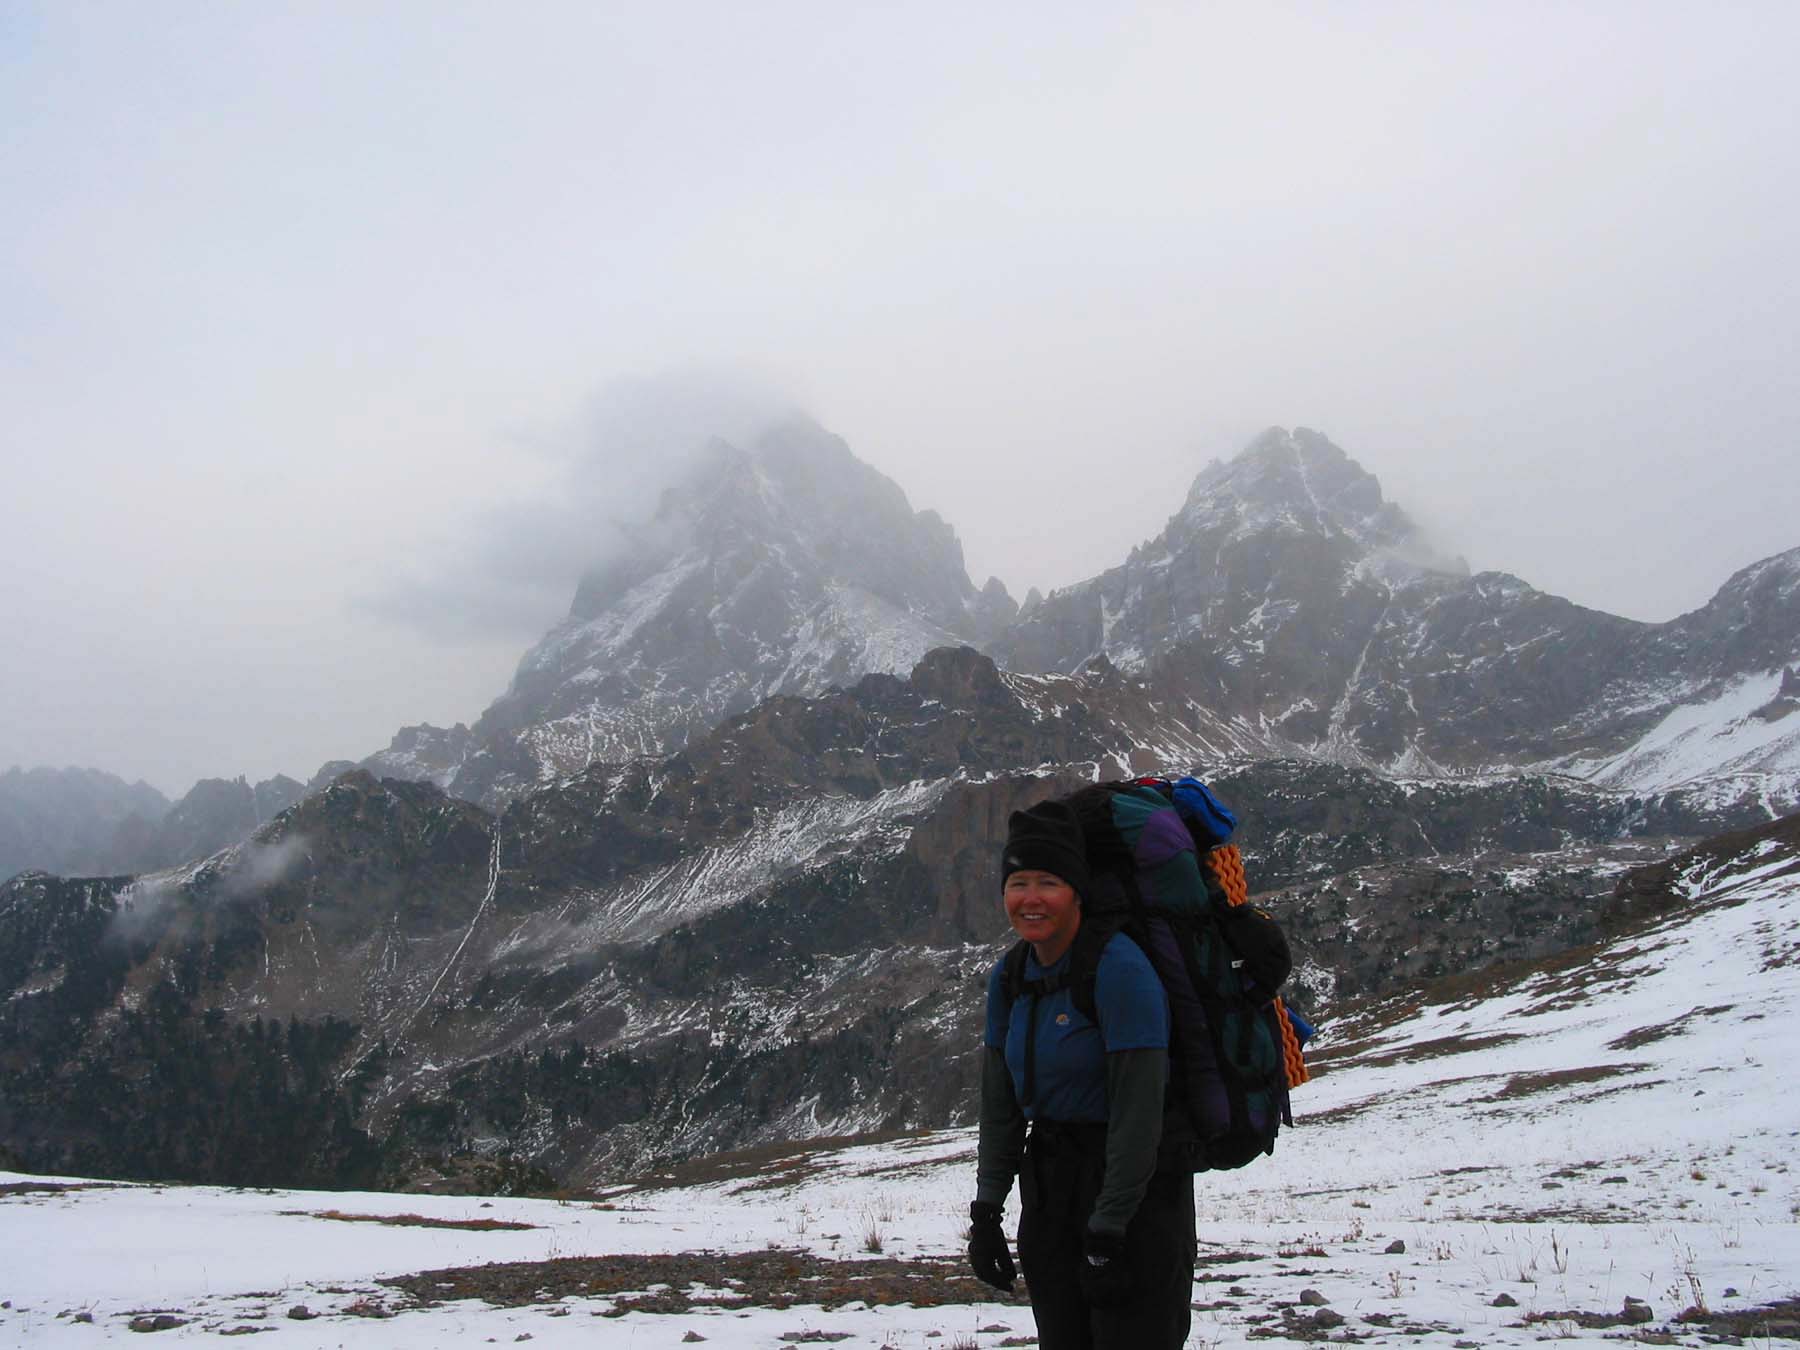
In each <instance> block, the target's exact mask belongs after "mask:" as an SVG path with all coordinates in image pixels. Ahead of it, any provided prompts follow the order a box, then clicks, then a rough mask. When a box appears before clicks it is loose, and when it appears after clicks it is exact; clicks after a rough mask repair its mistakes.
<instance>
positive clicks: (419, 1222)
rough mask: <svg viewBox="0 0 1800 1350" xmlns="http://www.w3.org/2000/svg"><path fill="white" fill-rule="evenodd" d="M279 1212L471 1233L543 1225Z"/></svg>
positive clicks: (338, 1211) (298, 1216) (327, 1211)
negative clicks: (453, 1229)
mask: <svg viewBox="0 0 1800 1350" xmlns="http://www.w3.org/2000/svg"><path fill="white" fill-rule="evenodd" d="M279 1212H280V1213H281V1214H282V1215H283V1216H285V1217H288V1218H295V1219H331V1220H333V1221H335V1222H337V1223H378V1224H380V1225H381V1226H382V1227H384V1228H456V1229H460V1230H462V1231H463V1232H467V1233H498V1232H521V1231H523V1230H525V1229H530V1228H536V1227H538V1226H539V1225H537V1224H535V1223H514V1222H512V1221H511V1220H508V1219H432V1218H427V1217H426V1216H425V1215H423V1214H346V1213H345V1212H344V1211H343V1210H341V1209H284V1210H281V1211H279Z"/></svg>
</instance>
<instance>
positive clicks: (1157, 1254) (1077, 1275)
mask: <svg viewBox="0 0 1800 1350" xmlns="http://www.w3.org/2000/svg"><path fill="white" fill-rule="evenodd" d="M1105 1171H1106V1127H1105V1126H1104V1125H1056V1124H1051V1123H1049V1122H1044V1123H1041V1124H1037V1125H1034V1126H1033V1127H1032V1131H1031V1137H1030V1140H1029V1141H1028V1142H1027V1144H1026V1146H1025V1165H1024V1167H1022V1168H1021V1169H1020V1173H1019V1199H1020V1203H1021V1205H1022V1208H1023V1213H1022V1215H1021V1217H1020V1219H1019V1264H1020V1265H1021V1266H1022V1267H1023V1268H1024V1273H1025V1284H1026V1287H1027V1291H1028V1292H1029V1293H1030V1295H1031V1315H1032V1316H1033V1317H1034V1318H1036V1319H1037V1329H1038V1347H1039V1350H1180V1347H1181V1345H1182V1343H1183V1342H1184V1341H1186V1340H1187V1334H1188V1327H1189V1324H1190V1322H1191V1321H1192V1317H1193V1312H1192V1303H1191V1300H1192V1298H1193V1291H1194V1178H1193V1176H1192V1174H1191V1173H1188V1172H1158V1173H1157V1174H1156V1175H1155V1176H1153V1177H1152V1178H1151V1179H1150V1185H1149V1188H1148V1189H1146V1190H1145V1192H1144V1199H1143V1201H1142V1203H1140V1204H1139V1205H1138V1209H1137V1213H1136V1214H1135V1215H1134V1216H1132V1220H1131V1223H1130V1226H1129V1227H1127V1228H1126V1230H1125V1255H1124V1256H1123V1257H1122V1258H1120V1259H1122V1260H1124V1261H1127V1262H1129V1263H1130V1268H1131V1271H1132V1274H1133V1276H1134V1279H1133V1288H1134V1292H1133V1295H1132V1297H1131V1298H1130V1299H1129V1300H1128V1301H1127V1302H1126V1303H1124V1304H1122V1305H1120V1306H1118V1307H1110V1308H1096V1307H1093V1306H1092V1305H1090V1304H1089V1303H1088V1301H1087V1298H1086V1297H1085V1296H1084V1295H1083V1293H1082V1289H1081V1271H1082V1268H1083V1266H1084V1265H1085V1264H1086V1257H1085V1256H1084V1255H1083V1254H1082V1250H1081V1240H1082V1236H1083V1234H1084V1233H1085V1232H1086V1229H1087V1220H1088V1215H1089V1214H1090V1213H1092V1212H1093V1208H1094V1199H1095V1197H1096V1196H1098V1195H1099V1194H1100V1182H1101V1179H1102V1177H1103V1176H1104V1174H1105Z"/></svg>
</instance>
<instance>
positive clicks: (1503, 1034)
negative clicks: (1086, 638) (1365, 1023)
mask: <svg viewBox="0 0 1800 1350" xmlns="http://www.w3.org/2000/svg"><path fill="white" fill-rule="evenodd" d="M1522 1039H1524V1038H1523V1037H1522V1036H1521V1035H1520V1034H1519V1033H1518V1032H1516V1031H1495V1032H1490V1033H1489V1034H1487V1035H1485V1036H1467V1035H1457V1036H1437V1037H1433V1038H1432V1039H1431V1040H1428V1041H1414V1042H1413V1043H1412V1044H1411V1045H1402V1046H1398V1047H1396V1048H1395V1049H1392V1050H1388V1051H1384V1052H1383V1053H1381V1054H1378V1055H1369V1056H1366V1057H1361V1058H1357V1059H1356V1060H1355V1061H1354V1064H1353V1066H1352V1067H1355V1068H1358V1069H1385V1068H1387V1067H1388V1066H1389V1065H1390V1064H1416V1063H1418V1062H1419V1061H1421V1060H1427V1059H1441V1058H1443V1057H1444V1056H1445V1055H1466V1054H1471V1053H1473V1052H1474V1051H1477V1050H1491V1049H1493V1048H1494V1047H1495V1046H1498V1045H1509V1044H1511V1043H1512V1042H1513V1041H1517V1040H1522Z"/></svg>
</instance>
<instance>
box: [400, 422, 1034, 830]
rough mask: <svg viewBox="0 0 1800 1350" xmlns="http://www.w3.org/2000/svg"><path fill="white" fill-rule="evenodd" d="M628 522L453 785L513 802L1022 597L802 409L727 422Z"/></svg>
mask: <svg viewBox="0 0 1800 1350" xmlns="http://www.w3.org/2000/svg"><path fill="white" fill-rule="evenodd" d="M625 535H626V539H627V543H626V545H625V547H623V548H621V549H618V550H616V551H615V552H614V553H613V555H612V556H610V557H609V558H607V559H606V560H604V561H603V562H602V563H600V564H598V565H597V566H595V567H594V568H592V569H590V571H589V572H588V573H587V575H586V576H584V577H583V578H582V581H581V584H580V586H579V588H578V589H577V592H576V596H575V600H574V603H573V604H572V606H571V607H570V612H569V616H568V618H567V619H566V620H564V621H563V622H562V623H561V624H559V625H557V627H556V628H554V629H552V630H551V632H550V633H549V634H548V635H546V636H545V638H544V639H543V640H542V641H541V642H539V643H538V645H537V646H536V647H535V648H533V649H532V650H531V651H530V652H529V653H527V655H526V656H525V658H524V660H523V661H522V662H521V663H520V666H519V669H518V672H517V674H516V675H515V676H514V679H513V682H512V685H511V687H510V688H509V689H508V690H507V692H506V693H505V694H504V695H503V696H502V697H501V698H500V699H499V700H497V701H496V702H495V703H494V705H493V706H492V707H491V708H489V709H488V711H487V712H486V713H485V714H484V715H483V717H482V718H481V720H480V722H478V723H477V724H476V726H475V728H474V732H473V742H474V743H473V748H472V749H471V751H470V752H469V754H468V757H467V761H466V763H465V765H464V768H463V770H461V771H459V773H458V775H457V776H456V777H455V778H453V779H452V780H450V784H449V785H450V787H451V790H452V791H453V792H456V793H457V794H459V795H463V796H469V797H472V798H474V799H478V800H484V801H487V802H489V804H498V803H499V802H500V801H502V800H504V799H505V798H506V797H507V796H508V795H511V794H513V793H516V792H517V791H518V790H520V789H522V788H523V787H525V786H529V785H530V784H532V783H534V782H538V781H543V780H544V779H547V778H551V777H555V776H557V775H559V774H565V773H570V772H575V771H578V770H580V769H582V768H584V767H585V766H586V765H588V764H590V763H593V762H595V761H618V760H623V759H626V758H631V757H634V756H639V755H645V754H654V753H662V752H666V751H669V750H673V749H679V748H680V747H681V746H682V745H684V744H686V743H687V741H688V740H689V738H690V737H692V736H693V735H694V734H696V733H697V732H699V731H703V730H706V729H708V728H710V727H712V726H715V725H717V724H718V723H719V722H720V721H721V720H723V719H724V718H726V717H730V716H732V715H734V714H737V713H740V712H743V711H745V710H746V709H748V708H750V707H752V706H753V705H755V704H756V703H758V702H759V701H761V700H762V699H765V698H768V697H770V696H771V695H776V694H795V695H813V694H818V693H821V692H823V691H824V690H826V689H828V688H831V687H833V686H848V685H850V684H853V683H855V682H856V681H857V680H858V679H860V678H862V677H863V676H865V675H868V674H872V673H888V674H897V675H898V674H904V673H905V672H907V671H909V670H911V669H912V667H913V666H914V665H915V664H916V663H917V662H918V660H919V659H920V658H921V657H922V656H924V654H925V653H926V652H928V651H930V650H932V649H933V648H935V647H942V646H946V645H955V644H959V643H964V642H976V643H979V642H985V641H987V640H989V639H991V638H992V637H993V636H995V635H996V634H998V633H999V632H1000V631H1001V630H1002V629H1003V628H1004V627H1005V626H1006V625H1007V624H1008V623H1009V622H1011V620H1012V618H1013V616H1014V613H1015V612H1016V611H1015V609H1014V606H1013V604H1012V600H1011V597H1010V596H1008V595H1007V594H1006V589H1005V587H1004V586H1002V585H1000V584H999V583H997V582H990V584H989V585H988V587H987V588H985V589H984V590H983V591H981V592H977V591H976V590H975V587H974V586H973V585H972V584H971V582H970V580H969V576H968V572H967V569H966V567H965V565H964V562H963V554H962V546H961V544H960V543H959V542H958V541H957V538H956V535H955V532H954V531H953V530H952V529H951V528H950V526H949V525H948V524H946V523H945V522H944V521H943V519H942V518H940V517H939V516H938V515H937V514H936V513H935V512H933V511H914V510H913V509H912V506H911V504H910V503H909V502H908V501H907V499H906V494H905V493H904V492H903V491H901V489H900V488H899V486H898V485H897V484H895V483H894V482H893V481H892V480H890V479H889V478H887V477H886V476H885V475H883V474H882V473H880V472H879V471H878V470H876V469H874V468H872V467H871V466H869V465H867V464H865V463H863V462H862V461H861V460H858V459H857V458H856V457H855V456H854V455H853V454H851V452H850V449H849V447H848V446H847V445H845V443H844V442H843V440H842V439H840V438H839V437H837V436H833V435H831V434H830V433H829V432H827V431H825V430H824V429H823V428H822V427H820V426H818V425H817V424H816V423H814V422H811V421H809V420H807V419H804V418H799V417H789V418H787V419H786V420H783V421H780V422H777V423H775V424H773V425H770V426H769V427H767V428H766V429H765V430H764V431H762V432H761V433H760V434H758V435H757V436H755V437H753V438H750V439H749V440H748V441H747V443H746V444H743V445H737V444H732V443H729V442H726V441H723V440H716V439H715V440H714V441H712V442H711V443H710V444H708V445H707V446H706V447H704V449H703V450H702V451H701V452H700V453H699V454H698V455H697V456H696V458H695V460H694V461H693V463H692V464H691V465H690V466H689V467H688V468H687V470H686V472H685V473H684V474H683V475H682V477H681V478H680V480H679V481H678V482H677V483H676V484H675V485H674V486H672V487H670V488H669V489H668V490H667V491H666V492H665V493H664V494H663V496H662V499H661V501H660V503H659V505H658V508H657V511H656V514H655V516H654V518H653V519H651V520H649V521H646V522H643V523H641V524H640V525H638V526H636V527H634V528H631V529H628V530H626V531H625ZM434 777H435V775H434ZM438 781H444V780H443V779H441V778H439V779H438Z"/></svg>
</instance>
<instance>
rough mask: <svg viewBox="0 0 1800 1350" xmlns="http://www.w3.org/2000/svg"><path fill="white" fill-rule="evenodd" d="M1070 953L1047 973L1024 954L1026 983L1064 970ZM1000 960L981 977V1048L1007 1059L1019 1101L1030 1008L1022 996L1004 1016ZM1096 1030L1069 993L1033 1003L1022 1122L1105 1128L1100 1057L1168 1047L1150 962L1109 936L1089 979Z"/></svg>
mask: <svg viewBox="0 0 1800 1350" xmlns="http://www.w3.org/2000/svg"><path fill="white" fill-rule="evenodd" d="M1069 960H1070V953H1068V952H1065V953H1063V956H1062V959H1061V960H1060V961H1057V962H1056V963H1055V964H1054V965H1052V966H1051V967H1050V968H1049V969H1048V970H1045V968H1044V967H1042V966H1040V965H1039V964H1038V962H1037V957H1036V956H1035V955H1033V954H1031V953H1030V952H1029V951H1028V952H1027V953H1026V956H1025V978H1026V979H1027V980H1036V979H1040V978H1042V977H1043V976H1045V975H1051V974H1057V973H1059V972H1061V971H1063V970H1066V969H1067V968H1068V964H1069ZM1005 965H1006V963H1005V961H1004V960H1002V961H1001V962H1000V963H999V964H997V965H996V966H995V967H994V969H993V970H992V972H990V973H989V975H988V997H987V1035H986V1043H987V1044H988V1045H990V1046H992V1047H994V1048H995V1049H997V1050H1003V1051H1004V1052H1005V1053H1006V1067H1007V1069H1008V1070H1009V1071H1010V1072H1011V1074H1012V1081H1013V1092H1014V1093H1015V1094H1016V1095H1017V1097H1018V1099H1019V1101H1020V1102H1021V1103H1023V1102H1024V1100H1025V1030H1026V1018H1027V1017H1028V1016H1029V1015H1030V1010H1031V1006H1032V1000H1031V998H1030V997H1029V996H1028V995H1021V996H1020V998H1019V999H1018V1001H1017V1002H1015V1003H1014V1004H1013V1005H1012V1006H1011V1007H1010V1008H1008V1007H1007V1003H1006V988H1005V982H1004V981H1005V974H1004V967H1005ZM1094 1008H1095V1011H1096V1012H1097V1013H1098V1014H1099V1019H1100V1021H1099V1025H1098V1026H1096V1025H1095V1024H1094V1023H1093V1022H1091V1021H1089V1020H1088V1019H1087V1018H1086V1017H1084V1016H1082V1014H1081V1012H1080V1010H1079V1009H1078V1008H1076V1006H1075V1002H1074V998H1073V995H1072V994H1071V992H1070V991H1069V990H1068V989H1060V990H1058V991H1057V992H1056V993H1054V994H1049V995H1046V996H1045V997H1043V998H1040V999H1038V1000H1037V1047H1036V1049H1037V1077H1036V1083H1035V1089H1036V1096H1035V1098H1034V1100H1033V1101H1032V1102H1031V1103H1030V1105H1028V1106H1025V1108H1024V1110H1025V1116H1026V1118H1027V1119H1028V1120H1059V1121H1068V1122H1071V1123H1088V1124H1103V1123H1104V1122H1105V1120H1106V1055H1107V1052H1108V1051H1112V1050H1150V1049H1156V1050H1165V1049H1167V1048H1168V1045H1169V999H1168V995H1167V994H1165V993H1164V992H1163V987H1162V981H1160V980H1158V979H1157V978H1156V971H1155V969H1154V968H1152V966H1151V965H1150V961H1149V958H1148V957H1146V956H1145V955H1144V953H1143V949H1142V948H1140V947H1139V946H1138V945H1137V943H1135V942H1133V941H1132V940H1131V939H1130V938H1128V937H1126V936H1125V935H1124V934H1123V933H1114V934H1113V935H1112V937H1111V938H1109V939H1108V940H1107V943H1106V946H1105V947H1104V948H1102V949H1101V952H1100V964H1099V967H1098V968H1097V969H1096V971H1095V974H1094Z"/></svg>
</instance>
